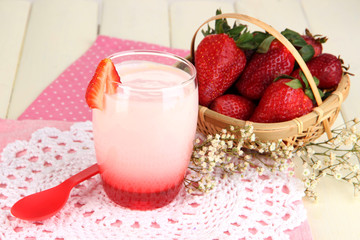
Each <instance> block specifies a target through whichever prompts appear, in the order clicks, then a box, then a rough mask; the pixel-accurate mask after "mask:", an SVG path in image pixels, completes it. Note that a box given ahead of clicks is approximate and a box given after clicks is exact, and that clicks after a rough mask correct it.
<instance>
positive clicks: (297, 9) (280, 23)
mask: <svg viewBox="0 0 360 240" xmlns="http://www.w3.org/2000/svg"><path fill="white" fill-rule="evenodd" d="M235 9H236V12H238V13H242V14H246V15H249V16H251V17H255V18H258V19H259V20H261V21H263V22H265V23H267V24H269V25H271V26H273V27H274V28H275V29H276V30H278V31H282V30H284V29H285V28H290V29H292V30H295V31H298V32H300V33H303V32H304V30H305V28H306V27H308V25H307V21H306V18H305V16H304V14H303V12H302V9H301V5H300V3H299V1H298V0H277V1H269V0H239V1H236V2H235ZM251 29H253V28H252V27H251ZM255 29H256V30H259V28H257V27H256V28H254V30H255Z"/></svg>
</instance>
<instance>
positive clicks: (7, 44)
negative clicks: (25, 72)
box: [0, 0, 31, 118]
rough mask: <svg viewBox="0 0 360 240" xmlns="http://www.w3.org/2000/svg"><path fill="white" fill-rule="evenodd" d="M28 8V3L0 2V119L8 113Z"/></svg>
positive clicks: (9, 0)
mask: <svg viewBox="0 0 360 240" xmlns="http://www.w3.org/2000/svg"><path fill="white" fill-rule="evenodd" d="M30 7H31V3H30V2H29V1H14V0H3V1H0V32H1V38H0V52H1V54H0V62H1V64H0V72H1V78H0V118H5V117H6V114H7V111H8V107H9V102H10V97H11V92H12V88H13V84H14V81H15V76H16V71H17V67H18V62H19V59H20V54H21V49H22V44H23V39H24V36H25V31H26V26H27V21H28V17H29V12H30ZM9 19H11V21H9Z"/></svg>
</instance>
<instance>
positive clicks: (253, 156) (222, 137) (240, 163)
mask: <svg viewBox="0 0 360 240" xmlns="http://www.w3.org/2000/svg"><path fill="white" fill-rule="evenodd" d="M359 124H360V121H359V120H358V119H354V120H352V121H350V122H348V123H346V124H345V125H344V126H340V127H338V128H335V129H333V130H332V133H333V135H334V137H333V138H331V139H329V140H325V141H318V142H312V143H308V144H306V145H301V144H300V145H299V147H298V148H297V149H294V147H293V146H291V145H286V144H284V142H283V141H282V140H281V139H279V140H278V141H276V142H265V143H264V142H260V141H258V140H257V138H256V136H255V134H254V132H253V130H254V128H253V126H252V125H251V124H250V125H246V126H245V127H244V128H234V127H232V126H231V127H230V128H229V130H226V129H223V130H222V131H221V132H220V133H219V134H216V135H208V136H207V137H206V138H205V139H197V140H196V142H195V146H194V149H193V154H192V157H191V160H190V165H189V168H188V169H189V174H188V175H187V177H186V179H185V186H186V188H187V190H188V192H190V193H192V192H197V193H199V192H200V193H204V192H208V191H210V190H211V189H213V188H214V186H215V185H216V176H221V177H227V176H229V175H232V174H234V173H238V174H241V175H243V174H244V172H245V171H246V170H248V169H249V168H254V169H256V170H257V171H258V173H259V174H260V175H261V174H262V173H263V172H264V171H265V169H268V170H270V171H286V172H287V173H288V174H289V175H290V176H292V175H294V164H293V162H292V161H291V159H292V157H294V155H297V156H298V157H299V158H300V159H301V160H302V166H303V173H302V178H303V182H304V186H305V194H306V196H308V197H309V198H310V199H313V200H316V199H317V198H318V196H317V193H316V186H317V184H318V182H319V181H320V180H321V178H323V177H325V176H330V177H333V178H335V179H337V180H342V181H346V182H349V183H351V184H352V185H353V187H354V194H355V196H358V195H360V169H359V163H360V129H359Z"/></svg>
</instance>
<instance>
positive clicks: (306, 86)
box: [299, 70, 310, 89]
mask: <svg viewBox="0 0 360 240" xmlns="http://www.w3.org/2000/svg"><path fill="white" fill-rule="evenodd" d="M299 76H300V78H301V80H302V81H303V83H304V84H305V88H306V89H307V88H309V87H310V86H309V82H308V80H307V78H306V77H305V74H304V73H303V71H301V70H300V71H299Z"/></svg>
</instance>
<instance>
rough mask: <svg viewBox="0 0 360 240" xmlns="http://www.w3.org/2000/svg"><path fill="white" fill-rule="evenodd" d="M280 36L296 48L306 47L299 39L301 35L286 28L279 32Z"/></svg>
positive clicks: (304, 42) (303, 41)
mask: <svg viewBox="0 0 360 240" xmlns="http://www.w3.org/2000/svg"><path fill="white" fill-rule="evenodd" d="M281 34H282V35H283V36H284V37H286V38H287V39H288V40H289V41H290V42H291V43H292V44H293V45H294V46H296V47H304V46H306V45H307V43H306V41H305V40H304V39H303V38H302V37H301V35H300V34H299V33H297V32H295V31H293V30H290V29H288V28H286V29H285V30H284V31H282V32H281Z"/></svg>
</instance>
